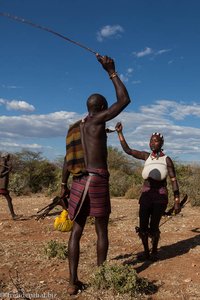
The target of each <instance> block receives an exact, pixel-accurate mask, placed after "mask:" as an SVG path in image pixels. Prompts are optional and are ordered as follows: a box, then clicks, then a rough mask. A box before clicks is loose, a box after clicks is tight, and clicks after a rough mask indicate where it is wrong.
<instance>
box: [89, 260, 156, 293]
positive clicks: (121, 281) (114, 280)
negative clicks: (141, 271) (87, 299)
mask: <svg viewBox="0 0 200 300" xmlns="http://www.w3.org/2000/svg"><path fill="white" fill-rule="evenodd" d="M91 285H92V286H93V287H94V288H95V289H98V290H112V291H113V292H114V294H118V293H119V294H129V295H130V296H136V295H137V294H149V293H151V292H153V290H155V289H156V287H155V286H153V285H152V283H149V282H148V281H147V280H146V279H143V278H139V277H138V275H137V272H136V271H135V269H134V268H133V267H132V266H130V265H109V264H108V263H107V262H105V263H104V264H103V265H102V266H100V267H98V268H97V270H96V272H95V273H94V274H93V275H92V278H91Z"/></svg>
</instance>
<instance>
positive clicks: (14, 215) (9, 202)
mask: <svg viewBox="0 0 200 300" xmlns="http://www.w3.org/2000/svg"><path fill="white" fill-rule="evenodd" d="M4 196H5V198H6V200H7V202H8V208H9V210H10V213H11V216H12V218H13V219H15V218H16V217H17V215H16V214H15V212H14V208H13V204H12V198H11V197H10V195H9V194H7V195H4Z"/></svg>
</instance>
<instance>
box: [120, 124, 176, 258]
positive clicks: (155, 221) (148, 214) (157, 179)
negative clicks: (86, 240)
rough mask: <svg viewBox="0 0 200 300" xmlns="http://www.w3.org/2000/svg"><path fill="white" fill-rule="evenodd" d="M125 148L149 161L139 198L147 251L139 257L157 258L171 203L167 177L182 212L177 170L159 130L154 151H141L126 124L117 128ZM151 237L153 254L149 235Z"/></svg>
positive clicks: (152, 140) (140, 232)
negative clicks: (127, 137) (162, 223)
mask: <svg viewBox="0 0 200 300" xmlns="http://www.w3.org/2000/svg"><path fill="white" fill-rule="evenodd" d="M115 129H116V131H117V133H118V137H119V140H120V143H121V146H122V148H123V150H124V151H125V152H126V153H127V154H129V155H131V156H133V157H135V158H137V159H142V160H144V161H145V163H144V168H143V171H142V177H143V179H144V183H143V187H142V193H141V196H140V199H139V205H140V207H139V228H138V235H139V237H140V238H141V240H142V244H143V247H144V254H143V255H142V256H140V257H138V258H139V259H141V260H146V259H152V260H156V259H157V251H158V241H159V238H160V230H159V224H160V220H161V217H162V215H163V213H164V212H165V209H166V207H167V204H168V190H167V176H169V177H170V179H171V183H172V189H173V192H174V209H175V213H179V212H180V197H179V186H178V182H177V179H176V172H175V168H174V164H173V162H172V160H171V158H170V157H169V156H167V155H165V154H164V153H163V150H162V146H163V144H164V138H163V135H162V134H160V133H158V132H155V133H153V134H152V135H151V138H150V142H149V146H150V149H151V152H146V151H138V150H135V149H131V148H129V146H128V144H127V142H126V140H125V138H124V135H123V132H122V129H123V127H122V124H121V123H117V125H116V127H115ZM149 237H150V238H151V241H152V249H151V253H150V249H149V243H148V238H149Z"/></svg>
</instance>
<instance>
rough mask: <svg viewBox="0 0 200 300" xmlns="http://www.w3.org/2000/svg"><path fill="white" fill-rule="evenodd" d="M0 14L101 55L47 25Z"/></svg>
mask: <svg viewBox="0 0 200 300" xmlns="http://www.w3.org/2000/svg"><path fill="white" fill-rule="evenodd" d="M0 16H3V17H6V18H9V19H12V20H15V21H17V22H21V23H25V24H28V25H30V26H33V27H36V28H39V29H42V30H45V31H48V32H50V33H52V34H54V35H56V36H58V37H60V38H62V39H64V40H66V41H68V42H70V43H73V44H75V45H77V46H79V47H81V48H83V49H85V50H87V51H89V52H91V53H93V54H95V55H97V56H99V57H101V56H100V55H99V54H98V53H97V52H96V51H94V50H92V49H91V48H88V47H86V46H84V45H83V44H81V43H79V42H76V41H74V40H71V39H70V38H68V37H66V36H64V35H62V34H60V33H58V32H56V31H54V30H52V29H50V28H47V27H44V26H41V25H38V24H35V23H33V22H31V21H29V20H26V19H23V18H20V17H17V16H13V15H10V14H8V13H4V12H0Z"/></svg>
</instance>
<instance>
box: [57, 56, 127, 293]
mask: <svg viewBox="0 0 200 300" xmlns="http://www.w3.org/2000/svg"><path fill="white" fill-rule="evenodd" d="M97 59H98V61H99V62H100V64H101V65H102V66H103V68H104V69H105V71H106V72H107V73H108V76H109V78H110V80H111V82H112V83H113V85H114V88H115V92H116V98H117V100H116V102H114V103H113V104H112V105H111V106H110V107H108V103H107V100H106V99H105V98H104V97H103V96H102V95H100V94H92V95H91V96H90V97H89V98H88V100H87V109H88V115H87V117H86V118H84V119H83V120H81V121H79V122H76V123H75V124H73V125H72V126H71V127H70V128H69V130H68V134H67V139H66V156H65V160H64V165H63V173H62V183H61V186H62V188H61V197H64V196H66V195H69V207H68V211H69V216H70V219H71V220H74V224H73V229H72V232H71V235H70V239H69V244H68V251H69V256H68V257H69V271H70V279H69V287H68V293H69V294H70V295H75V294H77V293H78V291H79V290H81V289H82V288H83V284H82V282H80V281H79V279H78V274H77V269H78V264H79V256H80V239H81V236H82V233H83V229H84V226H85V223H86V219H87V217H88V216H92V217H95V230H96V234H97V265H98V266H100V265H102V264H103V263H104V261H105V260H106V258H107V252H108V245H109V241H108V221H109V215H110V213H111V204H110V195H109V172H108V166H107V133H106V127H105V125H106V122H107V121H109V120H111V119H113V118H115V117H116V116H117V115H119V113H120V112H121V111H122V110H124V109H125V107H126V106H127V105H128V104H129V103H130V98H129V95H128V92H127V90H126V88H125V86H124V84H123V82H122V81H121V80H120V78H119V77H118V75H117V73H116V71H115V63H114V61H113V59H111V58H109V57H107V56H98V55H97ZM70 174H71V175H72V176H73V180H72V185H71V189H70V191H69V187H68V179H69V176H70Z"/></svg>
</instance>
